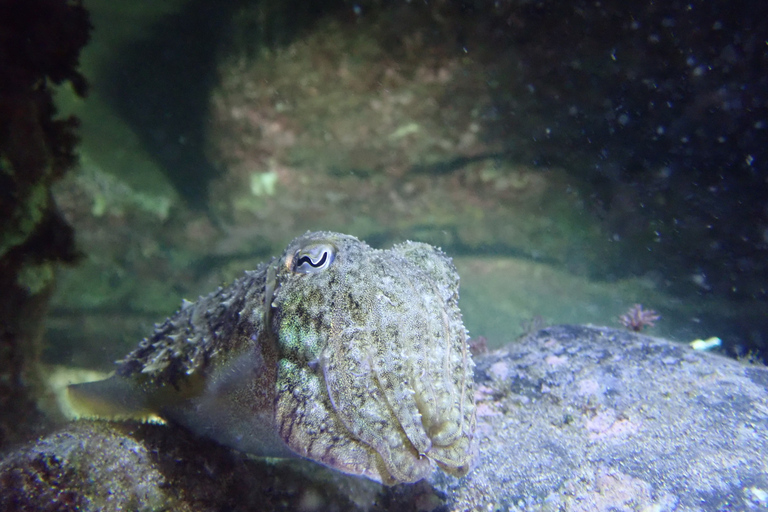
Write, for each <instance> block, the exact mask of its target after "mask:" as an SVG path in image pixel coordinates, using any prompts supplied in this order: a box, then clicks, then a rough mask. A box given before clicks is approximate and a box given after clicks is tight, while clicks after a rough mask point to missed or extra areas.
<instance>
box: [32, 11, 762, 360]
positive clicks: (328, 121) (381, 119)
mask: <svg viewBox="0 0 768 512" xmlns="http://www.w3.org/2000/svg"><path fill="white" fill-rule="evenodd" d="M84 7H85V8H86V9H87V10H88V12H89V13H90V22H91V24H92V25H93V29H92V32H91V39H90V41H89V43H88V44H87V45H86V46H84V48H83V50H82V53H81V54H80V61H79V71H80V73H82V75H83V76H84V77H85V79H86V80H87V81H88V83H89V84H90V87H89V93H88V95H87V96H86V97H84V98H82V97H80V95H79V93H81V92H83V91H81V90H80V89H79V88H78V87H77V85H78V83H79V82H77V81H72V82H71V83H64V84H62V85H60V86H58V87H57V88H56V89H55V92H56V98H55V99H56V106H57V107H58V109H59V112H60V114H61V116H62V117H65V116H68V115H70V114H72V115H75V116H76V117H77V118H79V120H80V126H79V128H78V130H77V133H78V134H79V135H80V137H81V140H80V143H79V146H78V147H77V150H76V156H77V158H78V163H77V165H76V166H75V168H74V169H73V170H71V171H70V172H68V173H66V175H64V176H63V178H62V179H60V180H57V181H56V183H55V186H54V187H53V193H52V199H53V201H54V203H55V207H56V209H57V210H58V212H60V213H61V217H62V218H63V220H65V221H66V223H67V224H68V225H69V226H71V228H72V230H73V236H74V247H76V249H77V252H78V254H77V257H74V256H73V257H71V258H63V259H64V260H68V261H69V262H70V263H68V264H66V265H57V266H56V267H55V277H54V275H53V274H52V271H51V268H50V267H48V266H45V267H43V266H40V267H39V268H37V267H36V268H37V270H38V271H39V272H40V273H42V274H44V275H43V277H40V275H37V274H35V271H34V270H27V271H26V273H25V274H24V276H23V277H24V279H23V280H22V279H21V278H20V279H19V283H22V284H23V285H24V286H27V287H28V289H29V290H31V291H34V290H35V289H36V288H35V286H42V285H40V284H39V283H40V281H41V280H44V281H45V282H46V283H48V284H50V282H52V281H53V280H54V279H55V286H54V287H53V288H52V295H51V296H50V302H49V304H48V306H47V309H46V311H45V313H44V315H43V317H44V324H43V325H44V333H43V334H42V343H43V344H42V347H43V348H42V354H41V358H42V361H43V362H44V363H45V364H49V365H61V366H66V367H76V368H89V369H100V370H108V369H109V368H110V367H111V365H112V363H113V361H114V360H115V359H117V358H119V357H120V356H122V355H123V354H125V353H126V352H128V351H129V350H130V349H131V348H132V347H133V346H134V345H135V344H136V343H137V341H138V340H140V339H141V338H143V337H144V336H146V335H147V334H148V333H150V332H151V329H152V325H153V324H154V323H155V322H158V321H160V320H162V319H163V318H165V317H166V316H167V315H169V314H170V313H172V312H173V311H174V310H176V309H177V308H178V307H179V304H180V303H181V299H182V298H187V299H190V300H194V299H195V298H196V297H197V296H198V295H201V294H205V293H208V292H210V291H211V290H213V289H215V288H216V287H217V286H219V285H221V284H222V283H226V282H230V281H231V280H232V279H233V278H235V277H236V276H238V275H239V274H240V273H241V272H242V271H243V270H246V269H252V268H254V267H255V266H256V264H257V263H259V262H261V261H265V260H267V259H268V258H269V257H271V256H273V255H277V254H279V252H280V251H281V250H282V248H283V247H284V246H285V245H286V243H287V242H288V241H289V240H291V239H292V238H294V237H295V236H297V235H299V234H301V233H303V232H304V231H306V230H320V229H322V230H334V231H341V232H345V233H349V234H352V235H355V236H357V237H359V238H360V239H362V240H365V241H367V242H368V243H369V244H371V245H372V246H374V247H388V246H390V245H391V244H393V243H396V242H399V241H403V240H406V239H411V240H418V241H424V242H429V243H431V244H434V245H437V246H440V247H441V248H442V249H443V250H444V251H445V252H446V253H448V254H449V255H451V256H452V257H453V258H454V262H455V264H456V266H457V268H458V270H459V274H460V275H461V279H462V281H461V286H462V288H461V308H462V312H463V315H464V320H465V324H466V326H467V327H468V329H469V331H470V334H471V336H472V337H473V339H475V340H481V342H483V343H486V344H487V346H488V347H490V348H493V347H499V346H501V345H503V344H506V343H509V342H512V341H514V340H515V339H516V338H518V337H519V336H520V335H521V334H524V333H526V332H529V331H531V330H533V329H537V328H539V327H542V326H544V325H551V324H558V323H592V324H598V325H609V326H610V325H612V326H620V325H621V323H620V320H619V318H620V315H622V314H623V313H625V312H626V311H627V310H628V309H629V308H631V307H632V306H633V305H635V304H642V306H643V307H644V308H646V309H651V310H654V311H656V312H658V314H659V315H660V316H661V318H660V319H659V320H657V321H656V322H655V326H650V327H649V328H648V329H647V330H646V332H648V333H650V334H653V335H658V336H663V337H667V338H670V339H673V340H677V341H681V342H690V341H693V340H695V339H706V338H710V337H718V338H720V339H721V340H722V346H721V347H720V348H719V350H721V351H723V352H725V353H727V354H729V355H732V356H739V357H747V356H749V357H752V358H762V359H763V360H765V357H766V353H767V349H766V344H767V343H768V314H767V313H768V307H767V304H766V298H767V293H766V290H767V289H768V279H767V278H768V259H766V255H767V254H768V193H767V192H768V174H767V173H766V171H767V170H768V162H767V160H766V159H768V4H764V3H760V2H731V3H728V4H727V5H726V4H724V3H717V2H707V1H690V2H678V1H671V2H663V3H652V2H640V1H632V2H627V1H618V0H606V1H601V2H587V1H575V2H556V1H547V0H544V1H523V0H507V1H503V0H500V1H495V2H494V1H490V0H475V1H451V0H443V1H434V2H417V1H413V2H407V1H404V0H402V1H373V0H371V1H360V2H349V1H330V2H329V1H303V2H301V1H272V2H263V1H256V0H250V1H249V0H231V1H228V2H212V1H201V0H172V1H165V2H151V1H131V2H127V1H125V2H118V1H113V0H91V1H87V2H85V3H84ZM46 280H47V281H46ZM36 283H37V284H36ZM639 327H640V328H641V327H642V325H641V326H639Z"/></svg>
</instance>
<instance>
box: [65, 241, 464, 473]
mask: <svg viewBox="0 0 768 512" xmlns="http://www.w3.org/2000/svg"><path fill="white" fill-rule="evenodd" d="M458 300H459V276H458V274H457V272H456V269H455V267H454V266H453V263H452V262H451V260H450V258H448V257H447V256H446V255H445V254H444V253H443V252H442V251H441V250H439V249H437V248H435V247H432V246H430V245H427V244H424V243H417V242H405V243H401V244H398V245H395V246H394V247H392V248H391V249H388V250H377V249H372V248H371V247H369V246H368V245H366V244H365V243H363V242H361V241H360V240H358V239H357V238H355V237H352V236H348V235H343V234H339V233H330V232H315V233H307V234H305V235H303V236H300V237H298V238H296V239H295V240H293V241H292V242H291V243H290V244H289V245H288V247H287V248H286V250H285V252H284V253H283V254H282V256H280V257H279V258H273V259H272V260H271V261H270V262H269V263H263V264H261V265H259V266H258V267H257V269H256V270H254V271H247V272H245V274H244V275H243V276H242V277H240V278H239V279H236V280H235V281H234V282H233V283H232V284H231V285H229V286H227V287H224V288H219V289H218V290H217V291H215V292H213V293H211V294H210V295H207V296H205V297H201V298H200V299H199V300H198V301H197V302H194V303H193V302H188V301H184V302H183V303H182V305H181V308H180V309H179V310H178V311H177V312H176V313H175V314H174V315H172V316H171V317H170V318H168V319H167V320H165V321H164V322H163V323H161V324H157V325H156V326H155V329H154V333H153V334H152V335H151V336H149V337H148V338H145V339H144V340H143V341H141V342H140V343H139V345H138V346H137V347H136V349H135V350H134V351H133V352H131V353H130V354H128V355H127V356H126V357H125V358H124V359H122V360H121V361H118V362H117V367H116V370H115V374H114V376H112V377H110V378H108V379H106V380H103V381H99V382H91V383H86V384H76V385H72V386H70V387H69V389H68V391H69V395H70V400H71V402H72V404H73V405H74V407H75V409H76V410H79V411H80V413H81V415H82V416H85V417H97V418H107V419H129V418H138V419H146V418H148V417H151V416H159V417H160V418H162V419H164V420H165V421H166V422H168V423H170V424H176V425H180V426H182V427H186V428H187V429H189V430H191V431H193V432H194V433H196V434H198V435H200V436H205V437H208V438H211V439H213V440H214V441H217V442H219V443H221V444H223V445H226V446H229V447H232V448H235V449H237V450H240V451H242V452H246V453H250V454H253V455H257V456H266V457H296V456H300V457H304V458H307V459H310V460H313V461H315V462H318V463H321V464H324V465H326V466H329V467H331V468H334V469H336V470H339V471H342V472H345V473H349V474H353V475H361V476H364V477H367V478H370V479H372V480H375V481H378V482H382V483H385V484H388V485H392V484H396V483H403V482H415V481H417V480H420V479H422V478H425V477H426V476H428V475H429V474H430V473H431V472H432V471H433V469H434V466H435V465H437V466H438V467H440V468H441V469H443V470H444V471H446V472H449V473H451V474H454V475H459V476H460V475H463V474H465V473H466V472H467V470H468V468H469V465H470V453H471V449H470V447H471V444H472V438H473V432H474V428H475V407H474V383H473V379H472V372H473V366H474V365H473V362H472V357H471V355H470V353H469V349H468V344H467V331H466V329H465V328H464V324H463V323H462V319H461V313H460V311H459V307H458Z"/></svg>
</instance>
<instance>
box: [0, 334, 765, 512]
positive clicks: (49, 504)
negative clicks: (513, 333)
mask: <svg viewBox="0 0 768 512" xmlns="http://www.w3.org/2000/svg"><path fill="white" fill-rule="evenodd" d="M475 380H476V383H477V385H478V391H477V399H478V417H477V424H478V434H477V439H476V441H477V443H476V450H477V454H476V456H475V460H474V466H473V468H472V470H471V471H470V473H469V474H468V475H467V476H466V477H464V478H461V479H457V478H454V477H451V476H448V475H445V474H443V473H441V472H436V473H434V474H433V475H432V476H431V477H430V479H428V480H426V481H423V482H421V483H419V484H415V485H399V486H395V487H392V488H386V487H383V486H380V485H378V484H376V483H373V482H370V481H366V480H363V479H360V478H356V477H350V476H345V475H342V474H340V473H336V472H333V471H332V470H329V469H326V468H323V467H321V466H319V465H316V464H313V463H311V462H307V461H303V460H287V461H286V460H283V461H274V460H272V461H267V460H258V459H256V460H249V459H246V458H245V457H243V456H241V455H240V454H238V453H236V452H231V451H228V450H226V449H224V448H222V447H219V446H218V445H215V444H213V443H211V442H209V441H205V440H202V439H199V438H196V437H194V436H192V435H191V434H189V433H187V432H185V431H184V430H182V429H180V428H177V427H172V426H160V425H136V424H110V423H93V422H80V423H73V424H70V425H69V426H67V427H65V428H64V429H63V430H61V431H59V432H57V433H54V434H51V435H49V436H48V437H46V438H43V439H41V440H39V441H37V442H35V443H31V444H29V445H27V446H24V447H21V448H19V449H18V450H17V451H16V452H14V453H12V454H9V455H8V456H6V458H5V460H4V461H3V462H1V463H0V485H2V487H3V488H4V489H12V490H13V492H4V493H2V494H0V509H12V508H13V507H27V508H30V509H40V510H57V509H63V508H66V507H65V506H64V505H63V503H71V504H75V505H78V506H80V507H81V509H82V510H97V509H101V510H119V509H121V508H122V509H132V510H142V509H144V510H151V509H172V510H253V509H259V510H278V509H280V510H398V511H400V510H419V511H427V510H564V511H575V510H606V511H607V510H657V511H664V510H723V509H725V508H728V510H758V509H764V508H765V507H768V500H767V499H766V496H767V493H768V471H766V468H765V465H764V462H763V455H762V454H765V453H768V429H767V428H766V427H768V407H766V401H767V400H768V389H767V388H768V369H766V368H765V367H756V366H747V365H744V364H742V363H740V362H737V361H734V360H730V359H726V358H724V357H721V356H718V355H712V354H707V353H701V352H697V351H694V350H692V349H691V348H689V347H688V346H686V345H682V344H678V343H674V342H671V341H667V340H664V339H659V338H651V337H648V336H643V335H639V334H634V333H630V332H626V331H619V330H614V329H608V328H598V327H583V326H558V327H552V328H547V329H544V330H541V331H539V332H537V333H534V334H532V335H530V336H528V337H526V338H525V339H523V340H521V341H519V342H517V343H514V344H511V345H509V346H507V347H505V348H504V349H501V350H498V351H494V352H491V353H489V354H487V355H485V356H482V357H478V358H477V368H476V371H475Z"/></svg>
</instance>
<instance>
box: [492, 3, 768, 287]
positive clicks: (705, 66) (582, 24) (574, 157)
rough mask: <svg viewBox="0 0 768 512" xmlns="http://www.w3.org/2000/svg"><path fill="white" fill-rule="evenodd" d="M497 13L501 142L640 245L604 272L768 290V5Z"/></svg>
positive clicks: (622, 238) (527, 7)
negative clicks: (572, 181) (557, 176)
mask: <svg viewBox="0 0 768 512" xmlns="http://www.w3.org/2000/svg"><path fill="white" fill-rule="evenodd" d="M493 18H494V19H491V20H489V21H488V22H487V25H485V27H486V32H487V34H489V36H488V37H489V38H490V39H492V40H493V42H494V44H495V47H496V48H498V50H497V52H498V55H499V57H498V60H496V61H495V62H496V64H495V66H494V69H493V70H492V71H491V72H490V77H491V79H496V80H497V81H498V82H499V83H501V84H506V85H505V86H502V87H498V88H497V90H496V94H495V101H496V105H495V115H496V116H497V117H498V119H499V123H498V124H497V126H498V131H499V134H498V136H501V137H506V138H507V139H508V140H509V142H508V144H509V151H510V154H512V155H513V157H514V158H515V159H518V160H519V161H520V160H522V161H527V162H528V163H531V164H534V165H544V166H552V165H554V166H562V167H564V168H566V169H568V170H569V172H571V173H573V174H575V175H578V176H579V178H580V181H581V183H582V184H583V194H584V197H587V198H589V201H590V205H591V208H592V209H593V211H595V212H596V213H597V214H598V215H599V216H600V218H601V220H602V222H603V224H604V226H605V227H606V229H607V230H609V232H611V233H612V234H613V236H614V239H615V240H616V241H617V242H618V243H619V244H620V245H623V246H625V247H626V250H625V253H626V254H625V257H624V258H622V260H621V262H620V264H619V265H618V266H614V268H607V269H601V271H604V272H606V273H607V274H612V275H614V276H617V277H620V276H627V275H632V274H637V273H642V272H643V269H647V268H648V267H649V263H648V262H649V260H652V261H654V267H655V268H657V269H659V270H661V271H662V272H663V273H664V275H665V278H666V279H667V281H668V282H669V284H670V285H671V286H672V287H673V288H675V289H677V290H678V291H683V292H684V293H690V291H691V290H696V291H698V292H700V293H704V294H707V293H718V294H722V295H723V296H730V297H732V298H737V299H751V298H759V299H763V300H764V299H766V297H768V263H767V262H768V209H767V208H766V204H768V182H766V180H765V176H766V174H768V145H766V143H765V140H766V138H767V137H768V47H766V45H765V35H766V34H768V5H764V4H758V3H754V2H735V3H732V4H728V6H727V7H726V6H724V5H721V4H717V3H711V2H710V3H708V2H694V3H690V2H677V1H674V2H668V3H664V4H649V3H647V2H632V3H626V2H618V1H608V2H600V3H594V2H587V1H579V2H569V3H558V2H536V3H528V4H523V5H516V6H515V5H508V6H507V10H506V11H505V12H503V13H501V14H500V15H498V16H495V17H493ZM521 124H522V125H523V126H525V130H526V132H527V133H528V134H529V135H528V136H527V137H525V140H520V137H519V134H520V132H521V129H520V126H521ZM638 249H641V250H638ZM642 249H644V250H642Z"/></svg>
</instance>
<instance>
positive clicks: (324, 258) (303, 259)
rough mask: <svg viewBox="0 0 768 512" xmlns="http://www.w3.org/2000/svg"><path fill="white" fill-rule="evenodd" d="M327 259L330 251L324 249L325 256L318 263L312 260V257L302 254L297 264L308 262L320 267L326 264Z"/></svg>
mask: <svg viewBox="0 0 768 512" xmlns="http://www.w3.org/2000/svg"><path fill="white" fill-rule="evenodd" d="M327 259H328V253H327V252H326V251H323V256H322V257H321V258H320V259H319V260H318V261H317V263H315V262H314V261H312V258H310V257H309V256H302V257H301V258H299V261H298V263H297V264H296V266H301V265H303V264H304V263H307V264H309V265H310V266H312V267H315V268H320V267H322V266H323V265H325V262H326V260H327Z"/></svg>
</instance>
